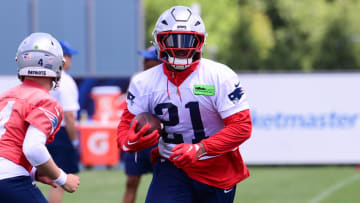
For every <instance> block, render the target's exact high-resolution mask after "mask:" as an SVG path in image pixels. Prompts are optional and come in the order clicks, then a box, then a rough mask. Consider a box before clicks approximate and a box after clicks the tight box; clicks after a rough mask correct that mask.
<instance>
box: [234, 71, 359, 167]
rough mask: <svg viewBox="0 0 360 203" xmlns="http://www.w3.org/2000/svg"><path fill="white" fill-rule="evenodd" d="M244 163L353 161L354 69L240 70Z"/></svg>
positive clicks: (356, 98) (356, 95)
mask: <svg viewBox="0 0 360 203" xmlns="http://www.w3.org/2000/svg"><path fill="white" fill-rule="evenodd" d="M239 78H240V81H241V83H242V84H243V86H244V87H245V91H246V93H247V97H248V100H249V104H250V106H251V115H252V120H253V134H252V137H251V138H250V139H249V140H248V141H247V142H245V143H244V144H243V145H242V146H241V152H242V154H243V158H244V160H245V162H246V163H248V164H259V165H263V164H290V165H291V164H359V163H360V147H359V146H360V94H359V90H358V87H360V74H359V73H336V74H255V75H254V74H245V75H239Z"/></svg>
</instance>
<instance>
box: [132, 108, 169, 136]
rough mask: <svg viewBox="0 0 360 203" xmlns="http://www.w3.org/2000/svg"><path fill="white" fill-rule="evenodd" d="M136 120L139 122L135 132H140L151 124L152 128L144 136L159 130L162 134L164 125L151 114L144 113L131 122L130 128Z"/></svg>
mask: <svg viewBox="0 0 360 203" xmlns="http://www.w3.org/2000/svg"><path fill="white" fill-rule="evenodd" d="M134 120H137V121H138V123H137V125H136V128H135V132H139V130H140V129H141V128H142V127H143V126H144V125H146V124H147V123H149V124H150V128H149V129H148V130H147V131H146V132H145V134H144V136H146V135H149V134H150V133H152V132H153V131H154V130H158V131H159V133H160V132H161V131H162V129H163V124H162V123H161V120H160V119H159V118H158V117H156V116H155V115H153V114H151V113H149V112H143V113H140V114H138V115H136V116H135V118H134V119H133V120H132V121H131V123H130V126H131V125H132V123H133V122H134Z"/></svg>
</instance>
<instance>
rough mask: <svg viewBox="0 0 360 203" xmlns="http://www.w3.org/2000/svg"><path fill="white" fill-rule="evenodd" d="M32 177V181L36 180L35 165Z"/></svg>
mask: <svg viewBox="0 0 360 203" xmlns="http://www.w3.org/2000/svg"><path fill="white" fill-rule="evenodd" d="M30 177H31V180H32V181H35V180H36V168H35V167H33V168H32V169H31V171H30Z"/></svg>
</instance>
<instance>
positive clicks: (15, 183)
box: [0, 176, 49, 203]
mask: <svg viewBox="0 0 360 203" xmlns="http://www.w3.org/2000/svg"><path fill="white" fill-rule="evenodd" d="M0 202H1V203H24V202H31V203H49V202H48V201H47V200H46V199H45V197H44V195H43V194H42V193H41V191H40V190H39V188H38V187H36V185H34V184H32V180H31V178H30V176H17V177H13V178H7V179H3V180H0Z"/></svg>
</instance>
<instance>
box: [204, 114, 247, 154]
mask: <svg viewBox="0 0 360 203" xmlns="http://www.w3.org/2000/svg"><path fill="white" fill-rule="evenodd" d="M223 120H224V123H225V127H224V128H223V129H221V130H220V131H219V132H217V133H216V134H214V135H213V136H211V137H209V138H207V139H204V140H202V141H201V143H202V144H203V145H204V147H205V149H206V153H207V154H208V155H218V154H224V153H227V152H229V151H232V150H234V149H235V148H237V147H238V146H239V145H241V144H242V143H244V142H245V141H246V140H247V139H249V138H250V136H251V131H252V122H251V117H250V111H249V109H246V110H243V111H240V112H238V113H236V114H233V115H231V116H229V117H227V118H225V119H223Z"/></svg>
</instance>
